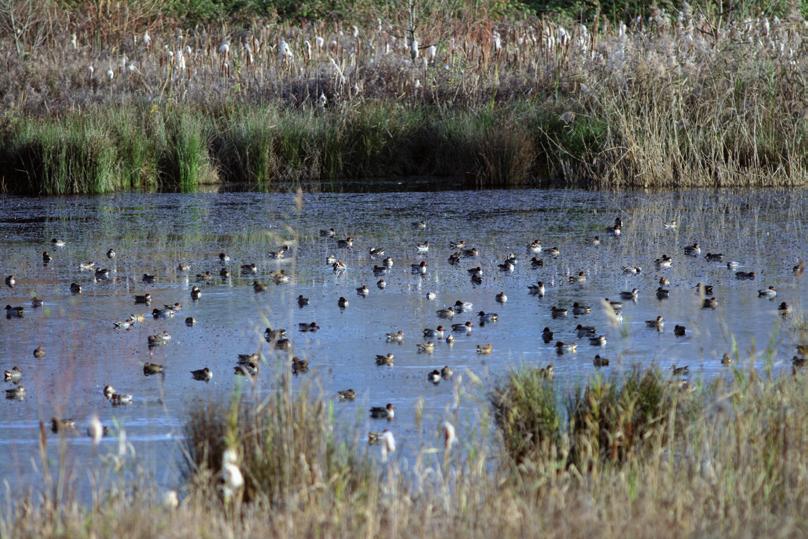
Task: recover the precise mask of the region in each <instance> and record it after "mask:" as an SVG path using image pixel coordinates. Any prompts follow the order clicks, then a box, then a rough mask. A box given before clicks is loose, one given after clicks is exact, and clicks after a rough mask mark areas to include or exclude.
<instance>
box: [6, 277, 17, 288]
mask: <svg viewBox="0 0 808 539" xmlns="http://www.w3.org/2000/svg"><path fill="white" fill-rule="evenodd" d="M15 284H17V280H16V279H15V278H14V276H13V275H9V276H8V277H6V286H7V287H9V288H14V285H15Z"/></svg>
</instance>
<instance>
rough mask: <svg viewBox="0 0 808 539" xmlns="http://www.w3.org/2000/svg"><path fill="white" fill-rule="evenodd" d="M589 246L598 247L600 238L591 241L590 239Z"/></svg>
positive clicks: (596, 237)
mask: <svg viewBox="0 0 808 539" xmlns="http://www.w3.org/2000/svg"><path fill="white" fill-rule="evenodd" d="M589 245H592V246H593V247H597V246H598V245H600V236H595V237H593V238H592V239H590V240H589Z"/></svg>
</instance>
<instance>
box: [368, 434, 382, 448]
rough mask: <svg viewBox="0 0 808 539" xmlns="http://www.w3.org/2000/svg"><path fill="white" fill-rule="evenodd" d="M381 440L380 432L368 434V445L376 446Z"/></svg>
mask: <svg viewBox="0 0 808 539" xmlns="http://www.w3.org/2000/svg"><path fill="white" fill-rule="evenodd" d="M381 440H382V433H381V432H368V445H377V444H378V443H379V442H381Z"/></svg>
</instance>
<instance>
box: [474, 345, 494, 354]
mask: <svg viewBox="0 0 808 539" xmlns="http://www.w3.org/2000/svg"><path fill="white" fill-rule="evenodd" d="M493 351H494V345H493V344H491V343H486V344H478V345H477V353H478V354H480V355H483V356H487V355H489V354H491V352H493Z"/></svg>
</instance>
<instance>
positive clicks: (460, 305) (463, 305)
mask: <svg viewBox="0 0 808 539" xmlns="http://www.w3.org/2000/svg"><path fill="white" fill-rule="evenodd" d="M453 308H454V310H455V312H457V313H464V312H468V311H470V310H472V309H473V308H474V304H473V303H471V302H470V301H462V300H457V301H455V303H454V307H453Z"/></svg>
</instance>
